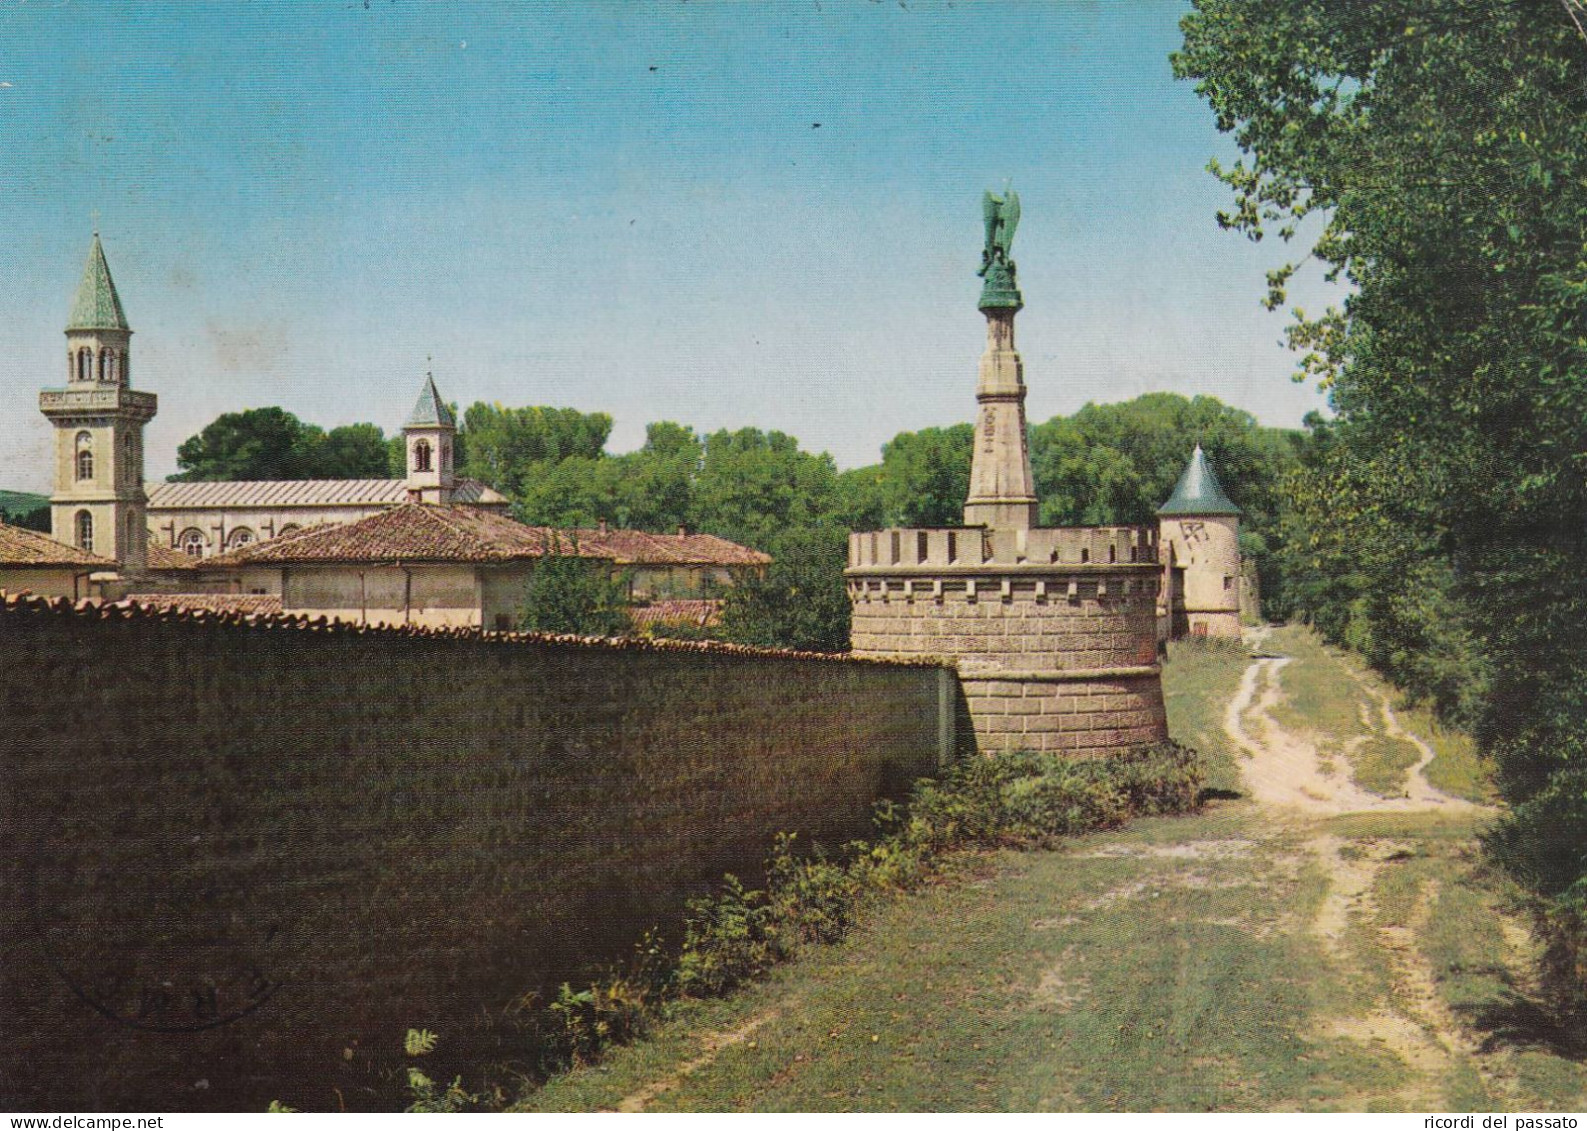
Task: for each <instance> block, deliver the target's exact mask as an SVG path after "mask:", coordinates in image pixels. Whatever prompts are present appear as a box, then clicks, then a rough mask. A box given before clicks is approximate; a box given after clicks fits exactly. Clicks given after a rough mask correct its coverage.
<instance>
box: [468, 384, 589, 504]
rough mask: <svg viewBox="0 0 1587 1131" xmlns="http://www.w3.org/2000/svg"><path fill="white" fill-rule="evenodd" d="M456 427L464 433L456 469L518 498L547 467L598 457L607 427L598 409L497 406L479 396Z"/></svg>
mask: <svg viewBox="0 0 1587 1131" xmlns="http://www.w3.org/2000/svg"><path fill="white" fill-rule="evenodd" d="M462 420H463V424H462V428H461V430H460V432H459V434H460V435H461V436H464V437H466V438H467V441H466V445H465V447H464V448H463V450H462V451H461V453H460V459H459V461H458V463H457V467H458V471H459V474H461V475H464V476H466V477H468V478H470V479H477V480H479V481H480V482H481V483H484V484H486V485H487V486H490V487H494V488H495V489H496V490H498V491H500V492H501V493H502V494H504V495H507V496H508V497H509V498H514V499H517V498H520V497H521V496H522V495H523V494H524V491H525V489H526V488H527V487H528V486H529V485H530V484H531V483H533V482H534V480H535V479H536V478H537V477H538V476H539V475H540V474H542V473H543V472H544V471H545V470H546V469H547V468H550V467H554V466H556V465H557V464H558V463H561V462H562V461H563V460H565V459H570V458H574V457H580V458H584V459H589V460H594V459H598V458H599V457H600V456H601V454H602V449H604V448H605V446H606V438H607V436H609V435H610V434H611V431H612V418H611V417H610V416H609V415H608V414H606V413H604V412H580V411H579V410H577V409H572V408H545V407H542V406H530V407H528V408H503V407H502V406H501V405H488V404H485V403H484V402H483V401H479V402H476V403H474V404H472V405H470V406H469V407H468V411H466V412H465V413H464V414H463V418H462Z"/></svg>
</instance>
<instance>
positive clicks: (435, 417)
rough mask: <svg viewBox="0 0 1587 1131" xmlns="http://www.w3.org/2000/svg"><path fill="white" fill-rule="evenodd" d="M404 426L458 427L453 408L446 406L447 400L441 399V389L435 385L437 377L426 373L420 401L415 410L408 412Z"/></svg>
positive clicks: (414, 407) (420, 391)
mask: <svg viewBox="0 0 1587 1131" xmlns="http://www.w3.org/2000/svg"><path fill="white" fill-rule="evenodd" d="M403 427H404V428H437V427H439V428H456V427H457V421H456V420H455V419H453V417H452V410H451V409H449V408H447V407H446V402H445V401H443V400H442V399H441V393H440V390H438V389H437V388H436V387H435V378H434V377H433V376H431V375H429V374H426V375H425V378H424V388H422V389H420V390H419V403H418V404H416V405H414V406H413V411H412V412H411V413H409V414H408V419H407V421H406V422H405V423H404V424H403Z"/></svg>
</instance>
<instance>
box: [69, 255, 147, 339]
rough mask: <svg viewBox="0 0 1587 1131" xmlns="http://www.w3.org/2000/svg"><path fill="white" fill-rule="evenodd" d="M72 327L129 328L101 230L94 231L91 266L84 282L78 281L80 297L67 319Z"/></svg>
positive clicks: (90, 328)
mask: <svg viewBox="0 0 1587 1131" xmlns="http://www.w3.org/2000/svg"><path fill="white" fill-rule="evenodd" d="M66 328H67V329H68V330H128V331H130V330H131V329H132V327H130V326H128V325H127V316H126V314H124V313H123V312H122V309H121V299H120V298H119V297H118V296H117V294H116V284H115V283H113V282H112V281H111V279H110V265H109V264H108V263H106V262H105V249H104V248H102V247H100V246H99V233H98V232H95V233H94V243H93V246H92V247H90V248H89V249H88V265H87V266H86V267H84V268H83V281H82V282H81V283H79V284H77V297H76V298H75V299H73V300H72V313H71V316H70V317H69V318H67V319H66Z"/></svg>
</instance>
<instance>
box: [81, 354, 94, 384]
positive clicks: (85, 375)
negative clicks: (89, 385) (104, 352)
mask: <svg viewBox="0 0 1587 1131" xmlns="http://www.w3.org/2000/svg"><path fill="white" fill-rule="evenodd" d="M92 360H93V357H92V355H91V354H90V353H89V351H88V350H87V349H86V348H84V349H80V350H78V351H77V379H78V380H79V381H91V380H93V373H92V372H91V371H90V370H89V368H88V367H89V364H90V363H91V362H92Z"/></svg>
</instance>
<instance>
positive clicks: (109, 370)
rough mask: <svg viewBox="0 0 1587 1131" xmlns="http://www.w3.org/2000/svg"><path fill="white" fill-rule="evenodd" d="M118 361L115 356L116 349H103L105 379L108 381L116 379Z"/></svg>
mask: <svg viewBox="0 0 1587 1131" xmlns="http://www.w3.org/2000/svg"><path fill="white" fill-rule="evenodd" d="M118 361H119V359H118V358H117V357H116V351H115V350H106V351H105V364H104V370H105V380H107V381H110V382H114V381H115V380H116V370H117V369H118V368H119V366H118V365H117V362H118Z"/></svg>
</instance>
